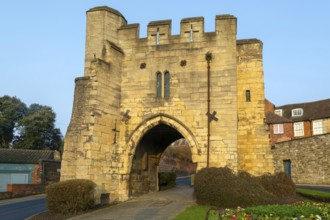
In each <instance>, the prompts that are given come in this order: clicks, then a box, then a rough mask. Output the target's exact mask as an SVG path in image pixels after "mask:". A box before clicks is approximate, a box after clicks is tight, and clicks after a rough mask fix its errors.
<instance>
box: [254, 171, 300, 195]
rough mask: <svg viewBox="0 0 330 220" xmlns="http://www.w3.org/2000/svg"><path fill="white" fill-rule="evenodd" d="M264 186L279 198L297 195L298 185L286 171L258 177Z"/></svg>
mask: <svg viewBox="0 0 330 220" xmlns="http://www.w3.org/2000/svg"><path fill="white" fill-rule="evenodd" d="M257 178H258V179H259V181H260V184H261V186H262V187H264V188H265V189H266V190H267V191H268V192H270V193H272V194H273V195H275V196H276V197H278V198H289V197H292V196H294V195H296V187H295V184H294V183H293V181H292V180H291V178H290V177H289V176H288V175H286V174H285V173H276V174H274V175H270V174H268V175H267V174H266V175H263V176H260V177H257Z"/></svg>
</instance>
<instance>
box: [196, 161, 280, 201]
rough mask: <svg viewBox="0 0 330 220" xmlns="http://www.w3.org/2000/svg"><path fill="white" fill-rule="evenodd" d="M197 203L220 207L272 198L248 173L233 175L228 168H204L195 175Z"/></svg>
mask: <svg viewBox="0 0 330 220" xmlns="http://www.w3.org/2000/svg"><path fill="white" fill-rule="evenodd" d="M195 194H196V199H197V203H198V204H202V205H212V206H221V207H237V206H250V205H256V204H260V203H265V202H266V201H269V200H271V199H273V198H274V196H273V195H272V194H271V193H269V192H267V191H266V190H265V189H264V188H263V187H261V186H260V185H259V184H258V181H256V179H255V178H254V177H252V176H251V175H250V174H248V173H246V172H242V173H240V174H239V176H237V175H235V174H234V173H233V172H232V171H231V170H230V169H229V168H227V167H225V168H204V169H202V170H201V171H199V172H198V173H197V174H196V176H195Z"/></svg>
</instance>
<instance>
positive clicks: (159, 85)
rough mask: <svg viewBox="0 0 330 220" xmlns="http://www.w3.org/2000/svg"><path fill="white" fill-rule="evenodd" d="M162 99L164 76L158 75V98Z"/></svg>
mask: <svg viewBox="0 0 330 220" xmlns="http://www.w3.org/2000/svg"><path fill="white" fill-rule="evenodd" d="M161 97H162V74H161V73H160V72H158V73H157V98H161Z"/></svg>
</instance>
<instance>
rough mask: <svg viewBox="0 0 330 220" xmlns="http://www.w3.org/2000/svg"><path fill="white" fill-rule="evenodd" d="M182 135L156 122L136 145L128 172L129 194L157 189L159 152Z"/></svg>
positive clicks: (133, 194)
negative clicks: (129, 172)
mask: <svg viewBox="0 0 330 220" xmlns="http://www.w3.org/2000/svg"><path fill="white" fill-rule="evenodd" d="M181 138H183V136H182V135H181V134H180V133H179V132H178V131H177V130H176V129H174V128H172V127H170V126H168V125H165V124H158V125H156V126H155V127H153V128H152V129H150V130H149V131H148V132H147V133H146V134H145V135H144V136H143V137H142V138H141V140H140V142H139V144H138V145H137V148H136V151H135V154H134V157H133V161H132V168H131V174H130V196H133V197H134V196H139V195H142V194H145V193H148V192H153V191H157V190H158V164H159V160H160V157H161V154H162V153H163V152H164V151H165V149H166V148H167V147H168V146H169V145H170V144H171V143H173V142H174V141H176V140H179V139H181Z"/></svg>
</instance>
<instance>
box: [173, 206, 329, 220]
mask: <svg viewBox="0 0 330 220" xmlns="http://www.w3.org/2000/svg"><path fill="white" fill-rule="evenodd" d="M329 212H330V203H316V202H299V203H295V204H290V205H264V206H255V207H250V208H246V209H242V208H240V207H238V208H236V209H221V208H213V207H210V206H191V207H188V208H187V209H186V210H185V211H184V212H182V213H180V214H179V215H177V216H176V217H175V218H174V220H191V219H194V220H199V219H200V220H204V219H208V220H227V219H228V220H259V219H260V220H263V219H268V220H279V219H290V220H291V219H295V220H300V219H304V220H312V219H313V220H314V219H316V220H317V219H330V214H329Z"/></svg>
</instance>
